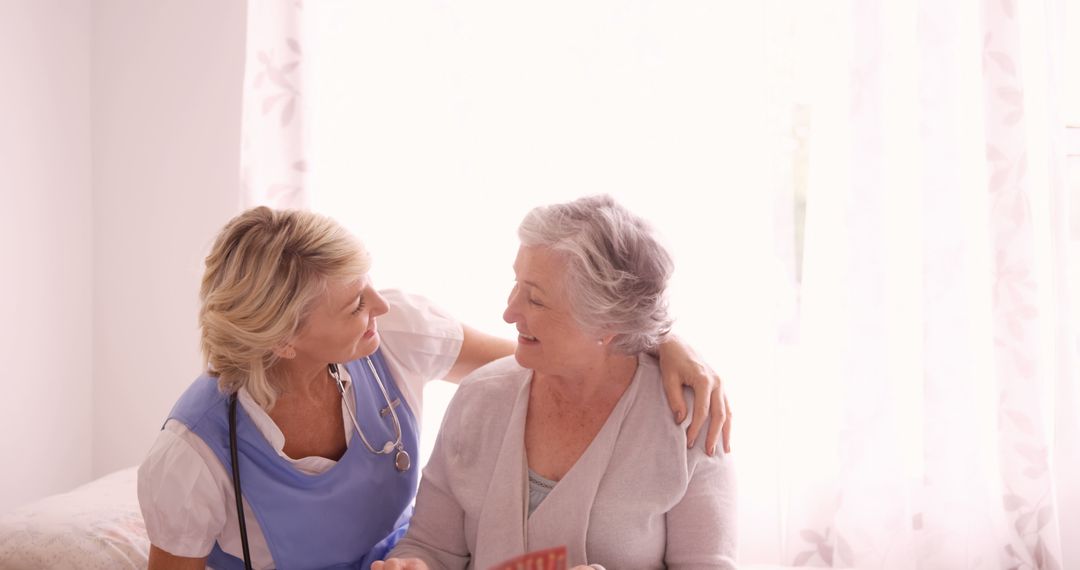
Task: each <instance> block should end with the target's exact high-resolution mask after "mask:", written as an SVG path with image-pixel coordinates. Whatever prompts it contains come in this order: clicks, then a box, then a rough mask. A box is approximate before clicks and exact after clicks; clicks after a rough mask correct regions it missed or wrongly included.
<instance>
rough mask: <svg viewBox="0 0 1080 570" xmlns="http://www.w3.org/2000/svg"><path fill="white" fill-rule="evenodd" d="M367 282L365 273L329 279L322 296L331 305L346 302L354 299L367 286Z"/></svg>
mask: <svg viewBox="0 0 1080 570" xmlns="http://www.w3.org/2000/svg"><path fill="white" fill-rule="evenodd" d="M368 284H369V279H368V276H367V275H366V274H365V275H361V276H360V277H351V278H347V279H331V280H330V281H328V282H327V283H326V293H325V294H324V298H325V299H326V300H327V301H329V302H330V304H331V305H339V304H341V303H346V302H348V301H350V300H352V299H355V298H356V296H357V295H359V294H360V293H361V292H362V291H363V290H364V289H366V288H367V287H368Z"/></svg>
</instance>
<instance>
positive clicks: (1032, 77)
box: [776, 1, 1080, 568]
mask: <svg viewBox="0 0 1080 570" xmlns="http://www.w3.org/2000/svg"><path fill="white" fill-rule="evenodd" d="M819 8H820V6H819ZM1060 8H1061V6H1060V4H1059V3H1057V2H1009V1H992V2H949V3H937V2H902V1H896V2H888V1H886V2H854V3H833V4H832V5H831V6H829V8H828V9H827V10H824V11H820V12H816V13H814V14H810V13H808V12H807V13H805V14H803V15H804V16H806V19H805V20H800V23H799V25H800V26H805V27H804V28H801V29H799V30H798V31H797V32H798V33H795V34H789V35H788V36H787V38H788V41H790V42H793V43H795V44H797V43H800V42H801V43H802V45H806V46H812V48H811V49H809V50H808V51H807V52H805V53H807V54H811V56H810V57H813V58H815V61H805V62H803V63H805V64H806V65H807V66H808V67H807V68H809V69H811V70H813V73H814V74H815V76H814V77H813V78H812V81H813V84H812V86H810V87H809V88H808V90H807V92H804V93H801V95H802V99H803V101H808V104H807V107H808V108H809V109H811V111H810V112H811V115H812V116H811V118H810V120H809V121H808V123H809V124H810V125H811V126H810V134H809V136H807V137H806V139H807V140H808V145H809V147H810V148H809V150H808V158H807V164H808V181H807V191H806V218H805V249H804V256H803V258H802V284H801V299H800V301H801V306H800V314H799V319H798V334H797V335H795V336H796V338H794V339H791V340H789V341H787V342H783V343H781V344H782V348H781V351H782V352H783V353H784V355H785V356H784V357H783V358H782V359H781V360H782V361H784V362H785V363H786V365H787V368H786V369H785V371H784V373H782V374H781V378H780V380H779V382H780V384H781V385H782V388H781V389H780V390H778V393H779V394H780V397H779V398H778V402H777V404H778V406H779V407H780V409H783V410H785V411H786V413H783V414H779V415H778V417H779V418H782V421H781V424H782V427H781V429H780V433H781V436H780V437H781V442H780V444H779V447H780V449H781V451H782V454H783V456H784V458H785V459H784V460H783V462H782V467H781V468H780V470H779V472H780V473H781V476H780V477H779V486H778V488H779V494H780V495H781V498H780V500H779V503H778V504H779V508H778V511H777V515H778V516H777V521H776V522H777V527H776V528H777V529H778V530H779V535H778V536H779V538H778V542H779V543H780V545H779V546H780V548H779V550H780V557H779V558H780V560H782V561H785V562H787V563H793V564H796V565H803V564H807V565H814V566H833V567H859V568H885V567H887V568H1063V567H1064V568H1071V567H1076V566H1077V565H1080V551H1078V550H1077V545H1076V543H1077V539H1080V526H1078V522H1080V521H1078V519H1077V517H1076V515H1075V513H1076V512H1077V511H1078V510H1080V496H1078V493H1077V490H1076V489H1077V485H1076V483H1075V482H1076V481H1080V471H1078V470H1077V467H1078V462H1077V461H1078V459H1080V446H1078V442H1080V439H1078V435H1080V429H1078V424H1077V420H1076V416H1077V414H1076V412H1077V410H1080V400H1078V399H1077V390H1076V386H1077V371H1076V368H1075V357H1076V353H1075V349H1076V337H1075V336H1074V334H1075V331H1074V330H1073V329H1072V325H1073V323H1071V322H1070V321H1069V316H1070V314H1071V312H1070V310H1069V302H1070V299H1069V294H1070V292H1071V291H1070V289H1069V287H1068V284H1067V279H1068V271H1067V269H1068V267H1067V261H1068V254H1067V248H1068V246H1069V237H1068V231H1067V223H1066V220H1065V214H1066V212H1067V211H1068V210H1067V208H1066V205H1067V201H1066V194H1065V192H1066V186H1065V184H1064V180H1063V169H1062V165H1063V158H1064V155H1063V149H1062V146H1061V144H1060V137H1061V135H1062V134H1063V132H1064V129H1063V128H1062V127H1063V126H1064V123H1063V122H1062V120H1061V118H1060V116H1058V115H1057V114H1056V110H1057V103H1058V101H1057V100H1056V97H1057V93H1059V92H1060V91H1059V82H1058V75H1057V74H1058V73H1060V72H1061V71H1062V70H1061V69H1060V68H1059V67H1058V65H1059V64H1060V61H1059V60H1058V58H1059V57H1060V55H1061V52H1060V47H1059V46H1060V44H1058V43H1057V42H1058V41H1059V40H1060V30H1058V29H1056V28H1055V25H1056V24H1057V23H1058V22H1059V21H1060V20H1059V18H1060V12H1059V11H1060ZM799 34H802V35H799ZM804 69H806V68H804Z"/></svg>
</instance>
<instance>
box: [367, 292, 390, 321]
mask: <svg viewBox="0 0 1080 570" xmlns="http://www.w3.org/2000/svg"><path fill="white" fill-rule="evenodd" d="M370 293H371V301H370V302H371V316H373V317H377V316H379V315H385V314H386V313H387V311H389V310H390V304H389V303H387V302H386V298H384V297H383V296H382V295H380V294H379V292H378V291H376V290H375V289H371V290H370Z"/></svg>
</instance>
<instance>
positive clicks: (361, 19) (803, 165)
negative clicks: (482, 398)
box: [244, 0, 1080, 568]
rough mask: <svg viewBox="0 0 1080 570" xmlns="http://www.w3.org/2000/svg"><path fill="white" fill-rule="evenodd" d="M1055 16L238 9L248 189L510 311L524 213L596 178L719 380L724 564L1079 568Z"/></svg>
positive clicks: (1078, 447)
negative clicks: (737, 549)
mask: <svg viewBox="0 0 1080 570" xmlns="http://www.w3.org/2000/svg"><path fill="white" fill-rule="evenodd" d="M1059 10H1060V3H1059V2H1057V1H1043V0H1033V1H1030V2H1015V1H1009V0H988V1H986V2H977V1H971V0H958V1H956V2H948V3H936V2H930V1H928V0H921V1H919V2H910V1H906V0H880V1H869V0H858V1H831V2H818V3H812V5H811V3H804V2H796V1H793V0H766V1H763V2H760V3H753V4H752V5H741V4H739V3H716V2H706V1H699V2H685V3H678V4H659V3H655V2H646V1H622V0H621V1H618V2H616V1H614V0H612V1H607V2H593V3H588V4H581V3H571V2H553V3H546V4H545V5H544V6H543V7H542V8H541V7H539V6H528V5H524V4H517V3H491V2H466V3H454V4H448V3H442V2H424V3H409V4H401V3H394V4H383V3H347V2H319V3H311V2H309V3H305V4H301V3H299V2H281V3H269V2H266V3H251V4H250V5H249V37H248V44H249V48H248V51H249V53H248V62H249V66H248V79H247V83H246V85H245V101H244V104H245V128H244V133H245V143H244V144H245V154H244V168H245V177H244V179H245V181H246V184H247V190H246V192H247V194H245V196H246V198H245V204H255V203H270V204H275V205H310V207H312V208H314V209H316V210H320V211H324V212H326V213H329V214H331V215H333V216H335V217H336V218H338V219H339V220H341V221H342V222H344V223H346V224H347V225H348V226H349V227H350V228H352V229H353V230H354V231H355V232H356V233H357V234H358V235H360V236H361V237H362V238H363V239H364V240H365V242H366V243H367V245H368V247H369V248H370V249H371V250H372V252H373V254H374V256H375V268H374V276H375V279H376V282H377V283H378V284H379V285H381V286H394V287H402V288H407V289H410V290H413V291H416V292H419V293H423V294H426V295H428V296H431V297H433V298H434V299H436V300H437V301H438V302H439V303H440V304H442V305H444V306H445V307H446V308H448V309H449V310H450V311H451V312H453V313H454V314H456V315H458V316H459V317H460V318H462V319H463V320H465V321H466V322H469V323H470V324H473V325H476V326H479V327H480V328H483V329H486V330H489V331H491V332H495V333H499V332H503V333H506V334H509V333H510V331H509V330H508V329H507V328H506V326H505V325H504V324H503V323H502V322H501V320H500V318H499V315H500V314H501V311H502V303H503V300H504V299H505V295H506V293H507V290H508V286H509V282H510V280H511V278H512V277H511V276H512V273H511V271H510V269H509V267H510V263H511V261H512V259H513V253H514V250H515V248H516V238H515V235H514V228H515V226H516V225H517V222H518V221H519V220H520V218H521V216H522V215H523V214H524V213H525V211H526V210H527V209H528V208H529V207H532V206H534V205H538V204H542V203H547V202H553V201H558V200H565V199H569V198H573V197H576V196H579V195H582V194H586V193H593V192H608V193H611V194H613V195H615V196H616V197H617V198H618V199H620V200H622V201H623V202H625V203H626V204H627V205H628V206H630V207H631V208H632V209H634V210H636V211H637V212H639V213H640V214H642V215H643V216H645V217H647V218H649V219H650V220H651V221H653V223H654V224H655V225H656V226H657V227H658V228H659V229H660V230H661V232H662V233H663V234H665V239H666V240H667V241H668V243H669V246H670V248H671V249H672V251H673V252H674V253H675V255H676V261H677V273H676V278H675V282H674V283H673V284H672V297H673V304H674V306H675V309H676V314H677V315H678V317H679V320H678V323H677V325H676V327H677V331H678V332H679V333H680V334H681V335H683V336H685V337H687V338H688V339H689V340H690V341H691V342H692V343H693V344H694V345H695V346H697V347H698V348H699V349H700V350H701V352H702V353H704V354H705V355H706V357H707V359H708V360H709V361H710V362H711V363H712V364H713V365H714V367H716V368H717V369H718V370H719V371H720V372H721V373H722V375H723V376H724V377H725V379H726V382H727V386H728V389H729V391H730V392H731V394H732V397H733V405H734V407H735V411H736V414H737V417H736V420H735V426H736V432H735V441H734V446H733V447H734V456H733V458H734V460H736V461H737V462H738V466H739V472H740V502H741V504H740V525H741V536H740V542H741V554H742V559H743V560H744V561H745V562H751V563H755V562H756V563H772V564H784V565H793V566H831V567H857V568H1013V567H1019V568H1071V567H1077V566H1080V518H1078V514H1077V513H1080V486H1078V485H1076V484H1075V483H1073V482H1074V481H1080V426H1078V423H1077V419H1076V416H1077V413H1076V412H1077V411H1080V399H1078V390H1077V368H1076V366H1075V360H1076V352H1075V351H1076V344H1077V341H1076V338H1077V337H1076V336H1075V333H1076V331H1075V329H1074V328H1073V324H1074V323H1072V322H1071V321H1070V319H1069V315H1071V314H1072V313H1071V312H1070V304H1069V303H1070V294H1071V293H1072V291H1073V290H1074V289H1070V287H1069V284H1068V282H1067V281H1068V271H1067V269H1068V259H1069V256H1068V255H1069V252H1068V248H1069V245H1070V244H1069V240H1068V233H1067V223H1068V220H1066V219H1065V217H1066V215H1067V212H1068V211H1069V210H1068V208H1067V207H1066V206H1067V200H1066V189H1065V185H1064V182H1063V172H1062V165H1063V162H1062V158H1063V150H1062V148H1061V143H1060V135H1061V133H1062V129H1061V128H1060V127H1061V125H1062V124H1063V123H1061V119H1060V117H1058V116H1057V114H1056V113H1057V109H1058V103H1059V102H1058V101H1057V100H1056V96H1057V93H1058V92H1059V91H1058V89H1059V88H1058V79H1059V77H1060V76H1061V73H1063V69H1061V61H1060V60H1059V59H1058V56H1059V55H1060V47H1059V41H1060V30H1059V29H1057V28H1056V27H1055V26H1057V25H1058V23H1059V16H1060V14H1059ZM301 15H302V16H303V17H302V18H301V17H300V16H301ZM301 96H302V97H301ZM451 394H452V389H451V388H448V387H445V386H443V387H439V386H436V387H434V388H433V389H432V390H431V391H429V393H428V395H427V396H426V397H427V399H428V403H427V406H426V413H425V416H426V419H425V426H424V429H425V435H424V438H425V440H426V443H427V445H430V444H431V443H432V442H433V440H434V438H433V434H434V430H435V428H436V427H437V424H438V418H439V410H440V406H441V405H444V403H445V399H446V398H447V397H449V395H451ZM430 412H434V413H430Z"/></svg>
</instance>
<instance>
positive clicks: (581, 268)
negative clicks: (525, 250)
mask: <svg viewBox="0 0 1080 570" xmlns="http://www.w3.org/2000/svg"><path fill="white" fill-rule="evenodd" d="M518 237H519V238H520V239H521V243H522V245H526V246H542V247H547V248H550V249H551V250H553V251H556V252H559V253H561V254H563V255H565V257H566V259H567V270H566V276H565V284H566V291H567V296H568V297H569V303H570V311H571V314H573V316H574V318H575V319H576V320H577V322H578V324H579V325H581V326H582V327H583V328H585V329H586V330H588V331H590V332H593V331H595V332H599V333H603V334H614V335H615V338H614V340H613V341H612V347H613V348H614V349H616V350H618V351H620V352H623V353H626V354H637V353H639V352H644V351H647V350H651V349H653V348H655V347H656V346H658V345H659V344H660V343H661V342H662V341H663V338H664V335H666V334H667V333H668V332H669V331H670V330H671V322H672V319H671V317H670V316H669V314H668V303H667V295H666V290H667V282H668V279H669V278H670V277H671V273H672V271H673V270H674V263H673V262H672V260H671V255H670V254H668V252H667V250H666V249H664V246H662V245H661V244H660V242H659V241H658V240H657V238H656V236H655V235H654V232H653V230H652V228H651V227H650V226H649V224H648V223H646V222H645V220H643V219H641V218H639V217H637V216H635V215H634V214H632V213H631V212H630V211H629V210H627V209H626V208H624V207H623V206H621V205H620V204H618V203H617V202H615V200H614V199H613V198H612V197H611V196H608V195H606V194H604V195H599V196H588V197H585V198H579V199H577V200H574V201H573V202H566V203H563V204H553V205H550V206H540V207H538V208H534V209H533V210H532V211H530V212H529V213H528V214H526V216H525V219H524V220H522V222H521V225H520V226H519V227H518Z"/></svg>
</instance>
